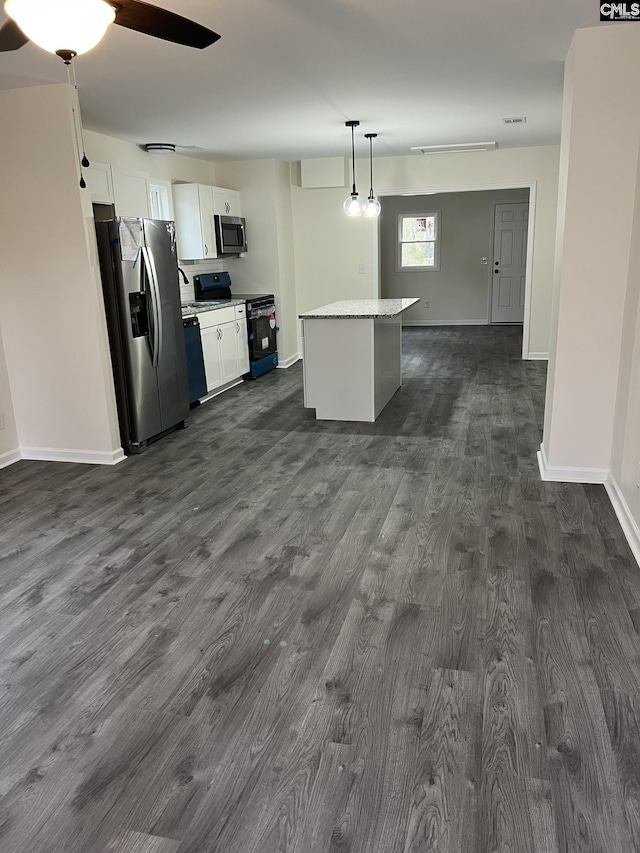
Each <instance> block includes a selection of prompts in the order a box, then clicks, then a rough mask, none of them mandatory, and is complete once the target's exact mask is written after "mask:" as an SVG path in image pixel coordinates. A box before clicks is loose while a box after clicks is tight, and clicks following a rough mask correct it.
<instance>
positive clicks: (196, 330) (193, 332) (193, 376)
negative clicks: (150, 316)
mask: <svg viewBox="0 0 640 853" xmlns="http://www.w3.org/2000/svg"><path fill="white" fill-rule="evenodd" d="M182 328H183V329H184V349H185V353H186V355H187V383H188V386H189V404H190V405H191V406H193V405H195V404H196V403H197V402H198V400H199V399H200V398H201V397H206V394H207V379H206V376H205V372H204V358H203V357H202V340H201V337H200V322H199V320H198V318H197V317H196V316H193V317H183V318H182Z"/></svg>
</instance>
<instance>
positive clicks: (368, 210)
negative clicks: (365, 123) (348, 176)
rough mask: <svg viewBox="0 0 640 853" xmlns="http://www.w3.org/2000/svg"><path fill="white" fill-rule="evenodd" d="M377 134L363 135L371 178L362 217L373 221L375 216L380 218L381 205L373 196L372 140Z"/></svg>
mask: <svg viewBox="0 0 640 853" xmlns="http://www.w3.org/2000/svg"><path fill="white" fill-rule="evenodd" d="M377 135H378V134H377V133H365V135H364V138H365V139H368V140H369V176H370V178H371V183H370V187H371V188H370V190H369V198H368V199H367V203H366V205H365V208H364V215H365V216H369V217H370V218H371V219H374V218H375V217H376V216H380V210H381V205H380V202H379V201H378V199H377V198H376V197H375V195H374V194H373V142H372V140H373V139H375V138H376V137H377Z"/></svg>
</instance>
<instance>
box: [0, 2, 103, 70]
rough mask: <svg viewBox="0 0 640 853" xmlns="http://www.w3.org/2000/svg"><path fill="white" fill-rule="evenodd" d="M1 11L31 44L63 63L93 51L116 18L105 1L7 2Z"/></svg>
mask: <svg viewBox="0 0 640 853" xmlns="http://www.w3.org/2000/svg"><path fill="white" fill-rule="evenodd" d="M4 10H5V12H6V13H7V15H8V16H9V17H10V18H12V19H13V20H14V21H15V22H16V24H17V25H18V26H19V27H20V29H21V30H22V32H23V33H24V34H25V35H26V36H28V37H29V39H30V40H31V41H32V42H35V44H37V45H38V46H39V47H41V48H43V49H44V50H48V51H49V53H56V54H58V55H59V56H60V55H62V58H63V59H65V61H66V57H67V56H68V55H69V54H71V57H70V58H73V56H76V55H77V54H79V53H86V52H87V51H88V50H91V48H93V47H95V46H96V45H97V44H98V42H99V41H100V39H101V38H102V37H103V36H104V34H105V32H106V31H107V27H108V26H109V24H111V23H112V22H113V20H114V18H115V15H116V10H115V9H114V7H113V6H111V5H110V4H109V3H108V2H105V0H6V2H5V4H4ZM63 54H64V55H63Z"/></svg>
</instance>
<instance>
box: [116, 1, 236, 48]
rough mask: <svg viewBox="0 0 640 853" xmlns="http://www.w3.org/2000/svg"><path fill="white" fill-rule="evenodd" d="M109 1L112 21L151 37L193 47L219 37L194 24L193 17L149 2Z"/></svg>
mask: <svg viewBox="0 0 640 853" xmlns="http://www.w3.org/2000/svg"><path fill="white" fill-rule="evenodd" d="M111 5H112V6H114V7H115V10H116V19H115V21H114V23H116V24H119V25H120V26H121V27H127V29H129V30H136V31H137V32H139V33H145V34H146V35H148V36H153V37H154V38H158V39H164V40H165V41H172V42H174V43H175V44H184V45H186V46H187V47H197V48H199V49H200V50H202V48H205V47H209V45H210V44H213V43H214V41H218V39H219V38H220V36H219V35H218V33H214V32H213V30H209V29H207V27H203V26H201V25H200V24H196V23H195V21H190V20H188V18H183V17H182V16H181V15H176V14H175V13H174V12H168V11H167V10H166V9H160V8H159V7H158V6H152V5H151V4H150V3H143V2H142V0H115V2H113V3H112V4H111Z"/></svg>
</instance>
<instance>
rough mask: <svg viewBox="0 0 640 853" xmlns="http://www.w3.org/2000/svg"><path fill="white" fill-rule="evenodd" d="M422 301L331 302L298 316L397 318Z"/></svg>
mask: <svg viewBox="0 0 640 853" xmlns="http://www.w3.org/2000/svg"><path fill="white" fill-rule="evenodd" d="M419 301H420V300H419V299H418V298H417V297H412V298H410V299H343V300H342V301H341V302H331V303H330V304H329V305H323V306H322V307H321V308H314V310H313V311H307V312H306V313H305V314H298V317H299V318H300V319H301V320H343V319H346V320H361V319H367V318H371V319H375V318H376V317H397V316H398V314H401V313H402V312H403V311H406V310H407V308H410V307H411V306H412V305H415V303H416V302H419Z"/></svg>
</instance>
